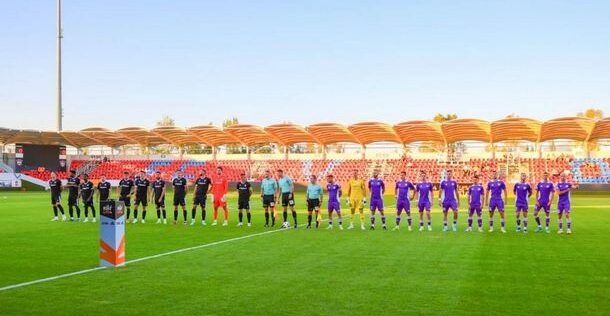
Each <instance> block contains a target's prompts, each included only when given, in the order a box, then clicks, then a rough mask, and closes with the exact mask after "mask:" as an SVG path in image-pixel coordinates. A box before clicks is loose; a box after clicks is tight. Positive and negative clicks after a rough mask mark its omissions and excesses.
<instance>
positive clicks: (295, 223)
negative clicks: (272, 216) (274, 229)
mask: <svg viewBox="0 0 610 316" xmlns="http://www.w3.org/2000/svg"><path fill="white" fill-rule="evenodd" d="M292 219H294V226H297V211H292Z"/></svg>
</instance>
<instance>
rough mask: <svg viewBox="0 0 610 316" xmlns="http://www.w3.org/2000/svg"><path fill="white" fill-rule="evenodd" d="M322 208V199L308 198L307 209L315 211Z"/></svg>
mask: <svg viewBox="0 0 610 316" xmlns="http://www.w3.org/2000/svg"><path fill="white" fill-rule="evenodd" d="M318 210H320V199H307V211H308V212H313V211H318Z"/></svg>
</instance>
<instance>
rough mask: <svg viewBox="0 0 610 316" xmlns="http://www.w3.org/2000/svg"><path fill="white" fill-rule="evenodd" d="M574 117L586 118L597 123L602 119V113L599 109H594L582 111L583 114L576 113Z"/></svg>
mask: <svg viewBox="0 0 610 316" xmlns="http://www.w3.org/2000/svg"><path fill="white" fill-rule="evenodd" d="M576 116H578V117H586V118H590V119H592V120H596V121H599V120H601V119H602V118H604V111H602V110H600V109H596V108H588V109H586V110H584V111H583V112H579V113H577V114H576Z"/></svg>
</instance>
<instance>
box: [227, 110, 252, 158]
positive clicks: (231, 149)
mask: <svg viewBox="0 0 610 316" xmlns="http://www.w3.org/2000/svg"><path fill="white" fill-rule="evenodd" d="M237 124H239V119H238V118H237V117H236V116H234V117H231V118H228V119H226V120H224V121H223V122H222V128H223V129H226V128H227V127H229V126H233V125H237ZM247 152H248V151H247V148H246V147H245V146H240V145H227V154H245V153H247Z"/></svg>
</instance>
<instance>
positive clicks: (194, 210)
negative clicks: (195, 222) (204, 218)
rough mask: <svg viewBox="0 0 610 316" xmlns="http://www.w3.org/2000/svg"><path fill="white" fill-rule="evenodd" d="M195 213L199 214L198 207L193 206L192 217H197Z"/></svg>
mask: <svg viewBox="0 0 610 316" xmlns="http://www.w3.org/2000/svg"><path fill="white" fill-rule="evenodd" d="M195 215H197V208H196V207H193V209H192V210H191V219H195Z"/></svg>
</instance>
